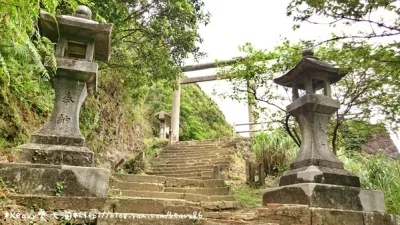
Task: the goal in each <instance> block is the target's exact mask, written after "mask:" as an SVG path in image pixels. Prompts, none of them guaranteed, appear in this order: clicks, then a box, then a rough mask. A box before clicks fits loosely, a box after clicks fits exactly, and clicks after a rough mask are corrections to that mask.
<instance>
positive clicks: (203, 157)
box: [155, 154, 231, 162]
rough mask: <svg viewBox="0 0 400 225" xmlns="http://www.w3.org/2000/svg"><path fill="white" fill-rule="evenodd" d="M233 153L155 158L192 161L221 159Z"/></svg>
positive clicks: (159, 157)
mask: <svg viewBox="0 0 400 225" xmlns="http://www.w3.org/2000/svg"><path fill="white" fill-rule="evenodd" d="M230 157H231V155H229V154H226V155H216V154H210V155H206V154H199V155H163V154H161V155H159V156H158V157H157V158H156V159H155V160H156V161H157V160H159V159H163V160H169V161H175V162H178V161H181V162H185V161H190V160H204V161H207V160H221V159H230Z"/></svg>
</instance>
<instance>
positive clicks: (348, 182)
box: [279, 166, 360, 187]
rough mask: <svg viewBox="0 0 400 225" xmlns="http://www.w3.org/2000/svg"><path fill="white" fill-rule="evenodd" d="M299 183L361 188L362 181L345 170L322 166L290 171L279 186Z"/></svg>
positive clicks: (281, 179)
mask: <svg viewBox="0 0 400 225" xmlns="http://www.w3.org/2000/svg"><path fill="white" fill-rule="evenodd" d="M298 183H321V184H334V185H343V186H351V187H360V179H359V178H358V177H357V176H354V175H353V174H352V173H350V172H347V171H346V170H343V169H336V168H327V167H320V166H308V167H303V168H299V169H294V170H290V171H288V172H287V173H285V174H284V175H283V176H282V177H281V178H280V182H279V185H280V186H284V185H291V184H298Z"/></svg>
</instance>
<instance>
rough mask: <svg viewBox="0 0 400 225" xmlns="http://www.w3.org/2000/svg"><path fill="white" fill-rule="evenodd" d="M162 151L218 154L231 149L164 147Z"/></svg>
mask: <svg viewBox="0 0 400 225" xmlns="http://www.w3.org/2000/svg"><path fill="white" fill-rule="evenodd" d="M163 150H164V151H171V152H172V151H173V152H207V151H208V152H218V151H230V150H231V148H219V147H185V148H182V147H166V148H164V149H163Z"/></svg>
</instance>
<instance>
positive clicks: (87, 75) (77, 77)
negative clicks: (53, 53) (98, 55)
mask: <svg viewBox="0 0 400 225" xmlns="http://www.w3.org/2000/svg"><path fill="white" fill-rule="evenodd" d="M46 59H47V58H46ZM56 63H57V77H58V78H65V79H67V80H73V81H79V82H80V83H82V84H85V83H86V87H87V90H88V92H89V93H91V92H92V91H93V90H94V91H95V90H96V89H97V74H98V67H99V66H98V64H97V63H93V62H86V61H82V60H75V59H69V58H62V57H56ZM44 66H45V67H46V68H48V69H51V68H52V65H51V61H50V60H45V63H44Z"/></svg>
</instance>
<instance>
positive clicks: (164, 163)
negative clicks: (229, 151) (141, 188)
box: [153, 157, 230, 167]
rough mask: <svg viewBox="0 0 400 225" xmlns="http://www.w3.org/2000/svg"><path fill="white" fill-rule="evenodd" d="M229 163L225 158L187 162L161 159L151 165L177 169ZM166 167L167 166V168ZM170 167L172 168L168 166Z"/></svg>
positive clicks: (190, 160)
mask: <svg viewBox="0 0 400 225" xmlns="http://www.w3.org/2000/svg"><path fill="white" fill-rule="evenodd" d="M227 163H230V159H229V158H227V157H225V158H216V159H189V160H181V159H179V160H176V159H175V160H172V159H169V160H167V159H162V158H159V159H158V160H156V161H153V165H156V166H166V167H174V166H175V167H179V166H182V165H195V166H201V165H215V164H227ZM167 165H168V166H167ZM169 165H172V166H169Z"/></svg>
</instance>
